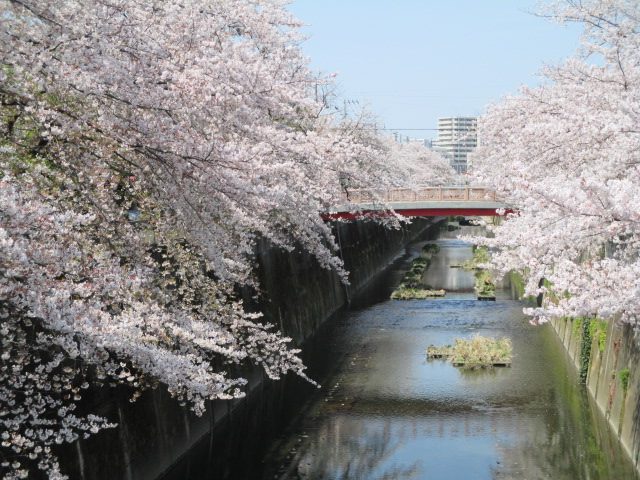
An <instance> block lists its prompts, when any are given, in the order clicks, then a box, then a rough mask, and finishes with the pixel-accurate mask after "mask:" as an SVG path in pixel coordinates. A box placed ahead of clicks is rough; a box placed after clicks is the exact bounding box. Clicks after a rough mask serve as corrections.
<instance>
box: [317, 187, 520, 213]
mask: <svg viewBox="0 0 640 480" xmlns="http://www.w3.org/2000/svg"><path fill="white" fill-rule="evenodd" d="M348 201H349V202H350V203H349V204H346V205H341V206H338V207H336V209H335V211H331V212H328V213H326V214H325V215H323V218H324V219H325V220H337V219H347V220H356V219H359V218H365V217H379V216H388V215H391V214H392V213H391V210H390V209H392V210H393V211H395V212H396V213H398V214H400V215H403V216H405V217H447V216H465V217H488V216H496V215H504V214H506V213H511V212H512V210H511V209H510V208H509V207H508V206H507V205H506V204H505V203H504V202H502V201H500V200H499V199H497V198H496V193H495V192H494V191H493V190H489V189H486V188H484V187H422V188H416V189H395V190H389V191H386V192H370V191H365V190H354V191H351V192H349V196H348Z"/></svg>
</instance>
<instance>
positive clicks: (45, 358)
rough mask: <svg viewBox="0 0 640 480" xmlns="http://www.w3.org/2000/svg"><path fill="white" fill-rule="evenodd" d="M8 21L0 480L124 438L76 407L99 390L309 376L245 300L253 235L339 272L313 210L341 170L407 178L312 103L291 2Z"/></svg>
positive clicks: (197, 404) (190, 1)
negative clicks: (253, 372) (256, 370)
mask: <svg viewBox="0 0 640 480" xmlns="http://www.w3.org/2000/svg"><path fill="white" fill-rule="evenodd" d="M0 18H1V19H2V23H3V28H2V29H1V30H0V52H1V54H2V66H1V69H0V101H1V104H0V108H1V110H0V112H1V115H0V119H1V123H0V125H1V127H0V128H1V132H2V133H1V136H0V166H1V170H0V319H1V325H0V342H1V346H2V351H1V354H0V425H1V427H0V430H1V436H2V445H1V449H0V463H1V466H0V469H2V470H0V471H2V473H3V474H4V475H5V478H22V477H26V476H28V473H29V470H30V469H33V468H38V469H40V470H42V471H43V472H45V473H46V474H47V475H49V477H50V478H65V477H64V475H63V473H62V472H61V471H60V467H59V465H58V462H57V459H56V457H55V454H54V450H53V447H54V446H55V445H57V444H61V443H64V442H72V441H75V440H76V439H78V438H82V437H87V436H89V435H91V434H94V433H97V432H98V431H99V430H101V429H103V428H110V427H113V424H111V423H109V421H108V419H105V418H100V417H98V416H96V415H93V414H91V413H90V412H84V411H83V412H80V410H82V408H79V407H78V404H79V403H78V402H80V400H81V398H82V391H83V390H85V389H86V388H89V387H90V386H91V385H96V384H98V385H99V384H105V385H109V384H114V383H124V384H127V385H130V386H131V387H132V392H133V394H132V395H133V399H135V398H136V397H137V396H139V395H140V393H141V392H142V391H143V390H144V389H146V388H149V387H154V386H156V385H157V384H163V385H164V386H165V387H166V388H167V389H168V391H169V392H170V393H171V394H172V395H173V396H174V397H176V398H177V399H179V400H180V401H181V402H184V403H187V404H189V405H190V406H191V408H192V409H193V410H194V411H195V412H196V413H202V411H203V409H204V405H205V400H207V399H216V398H217V399H230V398H237V397H240V396H242V395H244V393H243V390H242V387H243V386H244V385H245V383H246V380H245V379H244V378H242V376H240V375H239V374H237V373H236V369H235V365H238V364H242V363H252V364H256V365H260V366H262V368H263V369H264V371H265V372H266V374H267V375H268V376H269V377H270V378H273V379H277V378H279V377H280V376H282V375H284V374H286V373H287V372H294V373H296V374H298V375H300V376H302V377H304V378H306V375H305V373H304V366H303V364H302V362H301V360H300V358H299V357H298V356H297V353H298V351H297V350H295V349H292V348H291V347H290V339H288V338H285V337H283V336H282V335H281V334H280V333H279V332H277V331H275V330H274V327H273V326H271V325H267V324H264V322H262V321H261V319H260V316H259V315H258V314H252V313H247V312H246V311H245V309H244V306H243V305H242V303H241V302H240V301H239V300H237V299H236V298H235V296H234V288H235V287H236V286H237V285H238V284H249V285H253V284H255V280H254V279H253V274H252V255H253V252H254V248H255V245H256V239H257V238H267V239H269V240H270V241H271V242H272V243H273V244H274V245H276V246H279V247H282V248H285V249H293V248H295V247H296V246H300V247H301V248H303V249H306V250H307V251H308V252H310V253H311V254H313V255H314V256H315V257H316V258H317V259H318V261H319V262H320V264H321V265H323V266H325V267H326V268H333V269H335V270H336V271H338V272H339V273H340V274H341V275H342V276H343V278H344V279H345V281H347V272H345V271H344V269H343V267H342V263H341V261H340V259H339V258H338V257H337V256H335V255H334V254H333V252H334V250H335V248H336V244H335V241H334V238H333V236H332V233H331V229H330V226H328V225H326V224H325V223H324V222H323V221H322V219H321V216H320V213H321V212H325V211H327V210H328V209H329V208H330V207H331V206H332V205H334V204H336V203H339V202H342V201H343V193H344V192H343V189H344V187H343V181H344V179H345V178H346V179H348V181H349V182H350V185H353V186H354V188H365V189H374V190H376V191H377V190H380V189H384V188H386V187H388V186H390V185H394V184H398V182H400V181H403V182H406V181H407V178H409V177H407V172H404V173H403V172H400V171H399V170H398V167H397V166H394V165H393V164H391V163H390V162H388V161H387V160H388V159H387V151H386V150H385V149H384V147H383V146H382V144H381V142H380V141H379V140H378V139H376V138H375V136H372V135H369V134H367V133H364V129H362V128H360V127H361V126H359V124H358V122H352V121H349V122H346V121H345V122H342V123H340V122H337V121H336V120H335V119H334V118H332V117H331V115H329V114H327V109H326V105H325V102H322V101H317V99H316V97H315V91H317V88H318V85H320V86H322V85H326V84H327V82H328V81H327V80H326V79H323V78H320V77H318V76H317V75H315V74H314V73H313V72H311V71H310V70H309V68H308V66H307V62H306V59H305V58H304V57H303V56H302V54H301V52H300V49H299V47H298V43H299V41H300V37H299V33H298V28H299V26H300V24H299V23H298V21H297V20H295V19H294V18H293V17H292V16H291V15H290V14H289V13H288V12H287V11H286V10H285V8H284V2H281V1H279V0H253V1H248V0H222V1H220V0H197V1H196V0H185V1H181V2H177V3H174V2H165V1H160V0H113V1H108V2H107V1H103V0H86V1H78V0H0ZM430 181H431V180H430ZM310 381H311V380H310Z"/></svg>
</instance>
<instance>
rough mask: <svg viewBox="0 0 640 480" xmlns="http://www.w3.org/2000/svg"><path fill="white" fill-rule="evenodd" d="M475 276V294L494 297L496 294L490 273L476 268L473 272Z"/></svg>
mask: <svg viewBox="0 0 640 480" xmlns="http://www.w3.org/2000/svg"><path fill="white" fill-rule="evenodd" d="M475 277H476V285H475V291H476V295H478V296H479V297H495V296H496V286H495V284H494V283H493V278H492V277H491V274H490V273H489V272H488V271H487V270H478V271H477V272H476V274H475Z"/></svg>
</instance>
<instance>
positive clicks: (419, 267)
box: [391, 243, 446, 300]
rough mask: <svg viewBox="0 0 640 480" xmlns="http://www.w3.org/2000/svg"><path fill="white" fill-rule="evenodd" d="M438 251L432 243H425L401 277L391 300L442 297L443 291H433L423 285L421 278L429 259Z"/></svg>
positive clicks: (438, 248)
mask: <svg viewBox="0 0 640 480" xmlns="http://www.w3.org/2000/svg"><path fill="white" fill-rule="evenodd" d="M439 251H440V247H438V245H436V244H434V243H427V244H426V245H425V246H423V247H422V250H421V253H420V256H419V257H418V258H415V259H414V260H413V262H412V263H411V268H409V270H407V272H406V273H405V274H404V277H402V281H401V282H400V285H398V287H397V288H396V289H395V290H394V291H393V293H392V294H391V299H392V300H423V299H425V298H429V297H444V295H445V293H446V292H445V291H444V290H434V289H432V288H431V286H430V285H425V284H424V282H423V280H422V277H423V276H424V272H425V270H426V269H427V268H429V265H431V257H433V255H435V254H436V253H438V252H439Z"/></svg>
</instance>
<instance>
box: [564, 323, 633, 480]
mask: <svg viewBox="0 0 640 480" xmlns="http://www.w3.org/2000/svg"><path fill="white" fill-rule="evenodd" d="M591 322H597V323H591ZM551 323H552V325H553V328H554V329H555V331H556V332H557V334H558V336H559V337H560V340H561V341H562V343H563V345H564V346H565V348H566V349H567V351H568V353H569V356H570V357H571V359H572V360H573V362H574V364H575V366H576V368H577V369H578V372H584V373H583V374H584V379H585V382H586V386H587V389H588V391H589V394H590V395H591V397H592V398H593V400H594V401H595V404H596V405H597V408H598V410H600V412H601V413H602V414H604V416H605V418H606V419H607V421H608V423H609V426H610V427H611V429H612V430H613V432H614V433H615V434H616V436H617V437H618V439H619V440H620V443H621V444H622V446H623V448H624V450H625V451H626V452H627V453H628V454H629V456H630V457H631V459H632V461H633V463H634V465H635V466H636V469H637V470H639V471H640V464H639V457H640V383H639V377H638V373H637V372H638V366H640V348H639V346H638V340H637V338H636V334H635V333H634V331H633V328H632V327H631V326H630V325H624V324H620V323H619V322H615V321H609V322H606V323H605V322H599V321H598V320H591V321H588V320H584V319H567V318H559V319H555V320H553V321H552V322H551Z"/></svg>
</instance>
